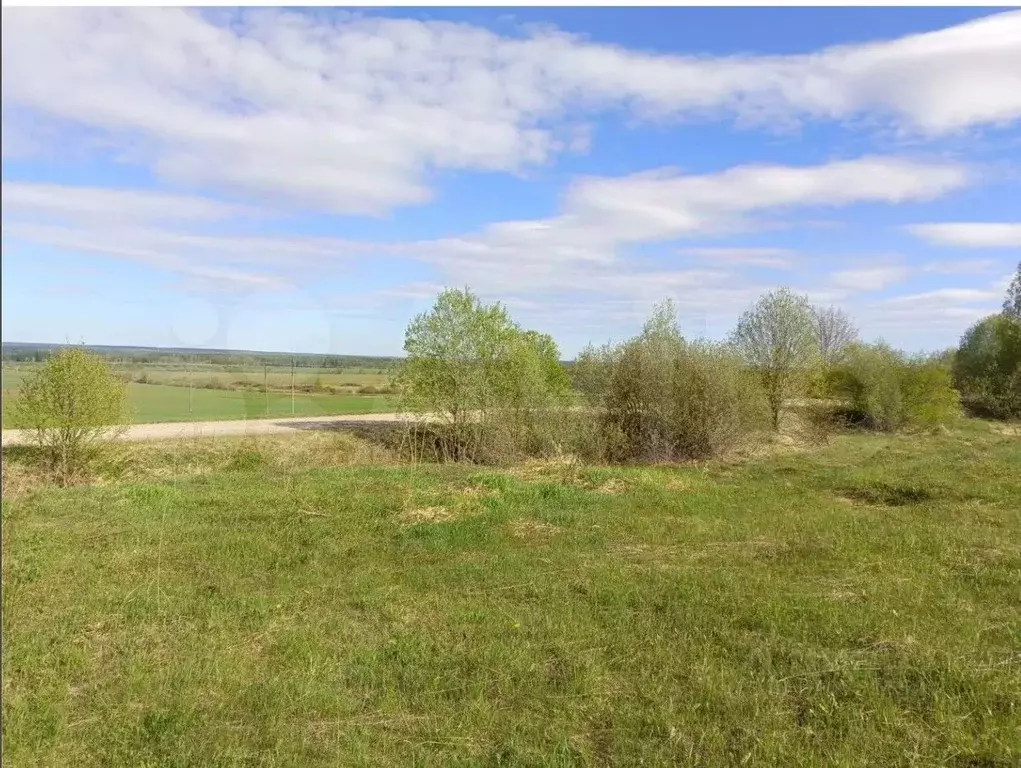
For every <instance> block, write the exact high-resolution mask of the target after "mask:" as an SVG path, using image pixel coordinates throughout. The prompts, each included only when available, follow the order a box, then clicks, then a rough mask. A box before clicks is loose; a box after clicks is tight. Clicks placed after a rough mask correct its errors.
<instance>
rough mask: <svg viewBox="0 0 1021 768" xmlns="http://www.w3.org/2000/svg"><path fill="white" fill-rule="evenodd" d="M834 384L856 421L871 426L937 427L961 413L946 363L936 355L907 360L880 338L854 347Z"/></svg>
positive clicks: (834, 379)
mask: <svg viewBox="0 0 1021 768" xmlns="http://www.w3.org/2000/svg"><path fill="white" fill-rule="evenodd" d="M832 382H833V387H834V391H835V394H837V395H838V396H841V397H843V398H844V399H845V400H846V401H847V405H848V407H849V408H850V410H851V416H852V418H853V420H855V421H857V422H859V423H861V424H863V425H864V426H866V427H868V428H870V429H877V430H881V431H894V430H897V429H902V428H904V427H936V426H940V425H946V424H949V423H952V422H953V421H954V420H955V419H956V418H957V417H958V416H959V415H960V398H959V395H958V393H957V391H956V390H955V389H954V387H953V382H952V380H951V374H950V370H949V368H948V367H947V366H946V365H945V364H943V363H942V362H940V360H939V359H937V358H915V359H908V358H906V357H905V356H904V355H903V354H902V353H901V352H898V351H897V350H895V349H893V348H892V347H890V346H889V345H887V344H885V343H882V342H879V343H876V344H854V345H851V346H850V347H849V348H848V350H847V354H846V362H845V363H844V364H843V365H841V366H839V367H837V368H836V369H835V370H834V375H833V378H832Z"/></svg>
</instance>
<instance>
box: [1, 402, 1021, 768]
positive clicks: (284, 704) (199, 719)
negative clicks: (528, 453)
mask: <svg viewBox="0 0 1021 768" xmlns="http://www.w3.org/2000/svg"><path fill="white" fill-rule="evenodd" d="M311 437H313V436H310V435H307V436H303V437H298V438H293V439H292V440H293V441H294V445H299V444H300V445H304V444H305V443H304V442H302V441H303V440H304V439H308V438H311ZM318 437H319V438H322V439H334V438H332V437H328V436H327V437H325V438H324V437H323V436H318ZM335 439H336V440H338V441H340V440H345V441H347V442H344V444H343V445H341V444H340V442H338V443H337V446H335V448H334V452H335V454H336V455H338V456H340V455H348V454H347V453H344V451H355V448H354V447H353V446H354V445H355V442H354V439H353V438H348V437H345V436H336V438H335ZM213 444H214V443H211V445H213ZM189 445H190V444H189ZM215 446H216V450H217V451H219V452H220V453H219V454H217V455H219V456H220V458H219V459H217V460H218V461H221V462H222V464H221V465H219V466H221V469H216V470H210V471H205V472H204V473H202V474H197V475H192V476H178V477H167V478H165V479H162V480H158V479H153V478H150V479H148V480H146V479H145V478H144V477H142V476H135V479H134V480H132V481H127V480H121V481H111V482H107V483H104V484H102V485H99V486H95V487H80V488H70V489H63V490H60V489H53V488H49V489H47V488H43V489H37V490H35V491H32V492H31V493H28V494H27V495H22V496H21V498H13V499H12V498H8V497H6V496H5V499H4V502H3V555H4V557H3V574H4V575H3V578H4V591H3V622H4V625H3V630H4V632H3V635H4V642H3V680H4V717H3V736H4V753H5V754H4V760H5V764H9V765H12V766H30V765H31V766H35V765H52V766H57V765H61V766H63V765H149V766H156V765H182V766H183V765H203V766H242V765H280V766H284V765H286V766H337V765H344V766H348V765H361V766H394V765H416V766H456V765H461V766H484V765H493V766H496V765H506V766H511V765H513V766H538V765H549V766H575V765H649V766H652V765H663V766H666V765H706V766H739V765H746V766H816V765H818V766H893V765H918V766H944V765H949V766H965V765H971V766H979V765H982V766H1008V765H1018V764H1019V763H1021V655H1019V649H1021V505H1019V504H1018V500H1019V499H1021V472H1019V471H1018V467H1021V438H1019V434H1018V432H1017V429H1016V428H1011V427H1003V426H1000V427H995V426H993V425H989V424H987V423H984V422H976V421H967V422H965V423H964V424H963V426H962V427H961V428H959V429H956V430H954V431H952V432H946V433H942V434H934V435H912V436H876V435H867V434H849V435H842V436H839V437H837V438H835V439H833V440H832V441H831V442H830V443H829V444H828V445H827V446H825V447H822V448H818V449H815V450H812V451H801V452H786V453H774V454H772V455H767V456H765V457H764V458H760V459H756V460H749V461H745V462H743V463H738V462H734V461H731V462H711V463H708V464H698V465H691V466H687V467H655V468H605V467H588V468H585V467H576V466H570V465H564V464H536V465H528V466H525V467H522V468H519V469H516V470H506V471H499V470H484V469H480V468H472V467H467V466H425V467H419V468H412V467H404V466H375V467H365V466H348V467H334V468H318V469H302V468H301V467H300V466H299V467H288V466H286V465H284V464H282V463H281V459H280V457H281V455H282V454H283V453H284V448H283V446H284V443H283V442H280V441H277V442H270V441H268V442H265V443H260V442H258V441H257V440H242V441H234V442H228V441H222V440H221V441H217V442H215ZM341 449H343V450H341ZM147 450H149V451H150V452H152V451H156V450H163V451H168V452H170V451H173V452H178V454H176V455H175V458H174V461H175V462H177V464H175V466H187V465H189V462H190V461H192V460H191V459H189V455H188V454H187V453H186V452H188V451H191V452H196V453H195V456H198V453H197V451H198V448H196V447H195V446H194V445H192V446H191V447H187V446H186V445H185V444H178V443H175V444H174V445H172V446H171V445H167V446H165V447H159V446H155V447H151V448H148V449H147ZM225 451H226V452H227V453H231V452H232V453H233V455H232V456H228V455H225V454H224V452H225ZM312 454H314V455H316V456H321V455H323V451H322V450H318V449H317V450H316V451H314V452H312ZM312 454H310V455H312ZM150 460H151V457H150ZM197 460H198V459H195V461H197ZM7 463H8V462H5V472H6V471H7ZM230 467H233V468H234V469H229V468H230Z"/></svg>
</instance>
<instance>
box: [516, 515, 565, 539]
mask: <svg viewBox="0 0 1021 768" xmlns="http://www.w3.org/2000/svg"><path fill="white" fill-rule="evenodd" d="M507 527H508V529H509V530H510V532H511V535H513V536H514V538H516V539H520V540H522V541H526V542H529V543H532V544H537V543H543V542H546V541H549V540H550V539H551V538H552V537H553V536H554V535H555V534H556V533H558V532H559V531H560V528H558V527H557V526H555V525H550V524H549V523H544V522H542V521H541V520H527V519H520V520H512V521H511V522H510V523H508V524H507Z"/></svg>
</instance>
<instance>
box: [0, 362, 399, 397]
mask: <svg viewBox="0 0 1021 768" xmlns="http://www.w3.org/2000/svg"><path fill="white" fill-rule="evenodd" d="M35 367H36V366H35V365H34V364H31V363H18V364H13V365H6V366H4V369H3V390H4V391H5V392H6V391H8V390H16V389H18V388H19V387H20V386H21V382H22V381H24V379H25V376H27V375H29V374H30V373H31V372H32V370H33V369H34V368H35ZM113 370H114V372H115V373H117V374H119V375H122V376H128V377H130V378H131V379H132V380H137V378H138V377H139V376H142V375H144V376H145V377H146V380H147V383H149V384H158V385H166V386H176V387H187V386H188V385H189V382H190V383H191V385H192V386H194V387H196V388H200V387H205V386H206V385H208V384H210V383H212V382H215V383H216V386H217V387H221V388H225V389H246V388H250V387H255V386H260V387H261V386H262V384H263V370H262V368H244V367H241V366H235V367H230V368H224V367H222V366H216V365H205V366H193V367H191V368H190V369H186V368H185V367H184V366H176V367H163V366H156V365H145V366H142V365H134V366H114V367H113ZM390 379H391V376H390V374H389V373H380V372H379V371H378V370H375V369H373V370H365V369H344V370H343V371H341V372H337V371H333V370H316V369H310V368H298V369H296V370H295V374H294V383H295V387H296V388H297V390H298V391H299V392H300V391H301V390H302V389H303V388H305V389H309V388H311V387H313V386H315V385H317V384H318V386H319V387H320V388H322V389H324V390H333V391H335V392H336V393H338V394H343V393H344V392H345V390H347V391H348V392H354V391H355V390H357V389H359V388H360V387H365V386H372V387H384V386H386V385H387V384H389V383H390ZM265 381H266V384H267V385H268V386H269V388H270V389H271V390H280V391H285V390H286V391H288V392H289V391H290V386H291V371H290V369H289V368H287V369H282V368H270V369H269V371H268V373H267V374H266V376H265Z"/></svg>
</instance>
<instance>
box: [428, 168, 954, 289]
mask: <svg viewBox="0 0 1021 768" xmlns="http://www.w3.org/2000/svg"><path fill="white" fill-rule="evenodd" d="M968 181H969V175H968V173H967V171H966V170H965V169H964V168H963V167H961V166H959V165H955V164H947V163H930V164H926V163H921V162H913V161H909V160H905V159H901V158H883V157H866V158H862V159H859V160H850V161H839V162H833V163H827V164H824V165H817V166H805V167H792V166H777V165H750V166H739V167H736V168H732V169H729V170H727V171H724V172H722V173H717V174H706V175H700V176H688V175H683V174H680V173H677V172H675V171H672V170H669V169H667V170H659V171H653V172H648V173H638V174H634V175H631V176H624V177H620V178H583V179H581V180H579V181H577V182H575V183H574V184H572V185H571V187H570V188H569V189H568V190H567V193H566V195H565V196H564V200H563V204H562V211H561V213H560V214H559V215H558V216H555V217H552V218H549V219H543V220H535V221H517V222H504V223H501V224H493V225H490V226H488V227H486V228H484V229H483V230H482V231H481V232H479V233H477V234H472V235H466V236H463V237H458V238H445V239H442V240H435V241H428V242H424V243H418V244H414V245H411V246H409V249H410V251H411V252H413V253H415V252H417V253H418V254H419V258H421V259H422V260H424V261H426V262H428V263H432V264H434V265H436V266H438V267H440V268H441V269H442V270H443V271H444V272H445V274H447V275H449V276H450V277H452V278H453V279H454V280H455V282H468V283H469V284H471V285H473V286H479V287H481V286H485V285H492V286H494V287H496V286H499V287H502V288H506V287H508V286H514V287H517V288H520V289H527V290H556V289H560V288H571V289H577V288H580V287H582V286H604V285H605V288H606V289H607V290H610V291H624V290H626V289H627V288H628V287H629V286H633V285H634V282H633V281H635V280H649V281H650V283H652V284H655V280H656V274H655V273H647V272H640V271H636V270H635V268H634V266H633V265H631V266H628V265H627V264H626V262H625V261H624V258H623V257H624V254H622V253H621V251H622V249H625V248H626V247H628V246H635V245H641V244H648V243H657V242H669V241H672V240H676V239H679V238H685V237H693V236H696V235H698V236H701V235H705V234H714V233H724V232H729V231H735V230H742V229H747V228H752V227H754V226H756V224H757V220H756V219H755V215H756V214H765V213H774V212H776V211H786V210H789V209H793V208H797V207H821V206H843V205H851V204H854V203H863V202H886V203H906V202H910V201H923V200H929V199H932V198H934V197H937V196H939V195H942V194H946V193H948V192H950V191H953V190H955V189H958V188H960V187H962V186H964V185H965V184H966V183H967V182H968ZM702 252H703V253H705V251H704V250H703V251H702ZM716 266H717V267H719V266H721V265H720V264H716ZM703 272H704V270H703ZM719 274H726V273H719ZM603 275H609V276H610V277H608V278H607V279H606V281H605V283H604V282H600V281H601V280H602V276H603ZM669 279H670V278H669V277H665V278H664V280H665V282H664V283H663V286H664V287H666V286H667V285H669Z"/></svg>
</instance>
